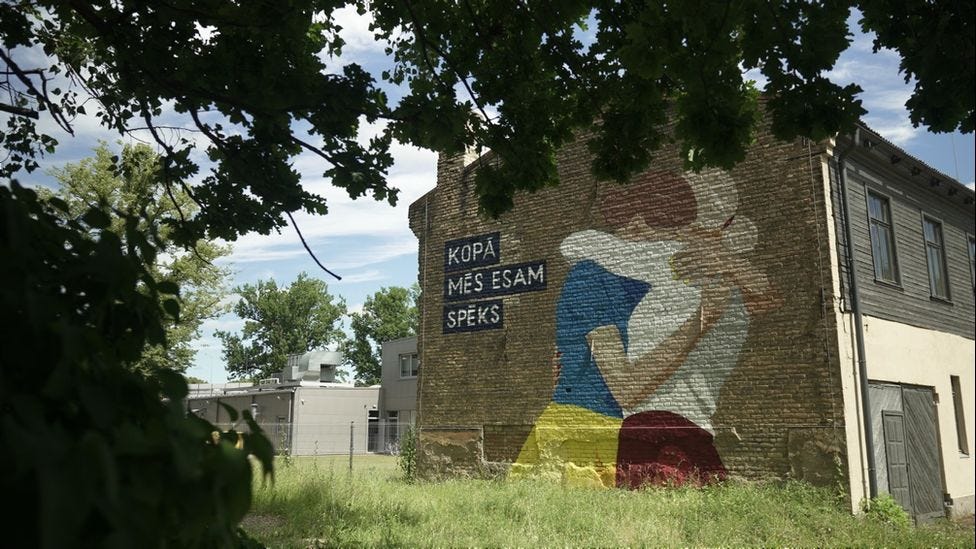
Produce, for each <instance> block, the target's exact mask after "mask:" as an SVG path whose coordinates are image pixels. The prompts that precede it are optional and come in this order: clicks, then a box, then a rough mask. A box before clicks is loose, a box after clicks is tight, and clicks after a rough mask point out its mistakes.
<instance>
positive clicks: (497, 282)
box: [444, 261, 546, 301]
mask: <svg viewBox="0 0 976 549" xmlns="http://www.w3.org/2000/svg"><path fill="white" fill-rule="evenodd" d="M544 289H546V262H545V261H530V262H528V263H517V264H514V265H498V266H495V267H489V268H487V269H479V270H477V271H468V272H466V273H459V274H455V275H447V276H445V277H444V299H445V300H447V301H458V300H461V299H478V298H481V297H495V296H500V295H512V294H520V293H523V292H534V291H537V290H544Z"/></svg>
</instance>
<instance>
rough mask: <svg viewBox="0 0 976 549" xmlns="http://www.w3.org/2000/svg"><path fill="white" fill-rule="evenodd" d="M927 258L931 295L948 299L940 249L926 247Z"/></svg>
mask: <svg viewBox="0 0 976 549" xmlns="http://www.w3.org/2000/svg"><path fill="white" fill-rule="evenodd" d="M928 258H929V282H930V289H931V290H932V295H934V296H937V297H948V296H949V292H948V290H947V288H946V277H945V263H944V262H943V256H942V248H939V247H936V246H931V245H930V246H928Z"/></svg>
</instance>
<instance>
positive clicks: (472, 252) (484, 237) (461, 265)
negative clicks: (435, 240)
mask: <svg viewBox="0 0 976 549" xmlns="http://www.w3.org/2000/svg"><path fill="white" fill-rule="evenodd" d="M501 251H502V250H501V237H500V234H499V233H488V234H480V235H477V236H470V237H467V238H459V239H457V240H449V241H447V242H445V243H444V272H446V273H447V272H451V271H461V270H464V269H473V268H475V267H484V266H485V265H494V264H495V263H498V262H499V261H500V260H501Z"/></svg>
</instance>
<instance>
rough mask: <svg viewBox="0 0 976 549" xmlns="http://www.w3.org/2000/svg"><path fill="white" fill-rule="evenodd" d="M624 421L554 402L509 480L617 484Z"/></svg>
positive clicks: (545, 413) (525, 445) (546, 410)
mask: <svg viewBox="0 0 976 549" xmlns="http://www.w3.org/2000/svg"><path fill="white" fill-rule="evenodd" d="M621 424H622V421H621V420H620V419H619V418H613V417H609V416H606V415H603V414H598V413H596V412H593V411H591V410H587V409H586V408H581V407H579V406H572V405H568V404H557V403H555V402H554V403H551V404H549V406H548V407H546V409H545V411H543V412H542V415H541V416H539V419H538V420H537V421H536V423H535V427H533V428H532V431H531V432H530V433H529V436H528V438H527V439H526V440H525V444H524V445H522V451H521V452H519V456H518V459H517V460H516V461H515V463H513V464H512V468H511V470H510V471H509V477H510V478H518V477H527V476H533V477H543V478H550V479H552V480H559V481H562V482H564V483H566V484H570V485H574V486H606V487H613V486H615V485H616V463H617V437H618V435H619V433H620V426H621Z"/></svg>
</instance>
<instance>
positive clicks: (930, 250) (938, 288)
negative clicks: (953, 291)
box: [922, 217, 949, 299]
mask: <svg viewBox="0 0 976 549" xmlns="http://www.w3.org/2000/svg"><path fill="white" fill-rule="evenodd" d="M922 226H923V229H924V233H925V256H926V258H927V259H928V263H929V291H930V292H931V293H932V297H938V298H941V299H949V276H948V273H946V257H945V245H944V244H943V241H942V223H939V222H938V221H936V220H934V219H931V218H928V217H925V218H922Z"/></svg>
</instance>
